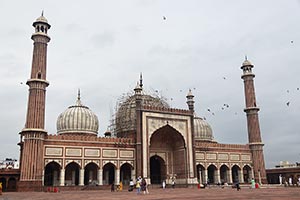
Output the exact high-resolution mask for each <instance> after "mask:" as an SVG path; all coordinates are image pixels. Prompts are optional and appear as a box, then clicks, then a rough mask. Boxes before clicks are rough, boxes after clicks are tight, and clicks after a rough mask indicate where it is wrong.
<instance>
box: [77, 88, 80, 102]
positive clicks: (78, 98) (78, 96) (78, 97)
mask: <svg viewBox="0 0 300 200" xmlns="http://www.w3.org/2000/svg"><path fill="white" fill-rule="evenodd" d="M77 100H79V101H80V88H78V95H77Z"/></svg>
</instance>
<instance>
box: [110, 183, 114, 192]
mask: <svg viewBox="0 0 300 200" xmlns="http://www.w3.org/2000/svg"><path fill="white" fill-rule="evenodd" d="M110 191H111V192H114V191H115V183H114V182H112V184H111V187H110Z"/></svg>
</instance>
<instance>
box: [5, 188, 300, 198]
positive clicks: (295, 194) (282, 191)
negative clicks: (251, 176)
mask: <svg viewBox="0 0 300 200" xmlns="http://www.w3.org/2000/svg"><path fill="white" fill-rule="evenodd" d="M149 192H150V194H145V195H144V194H140V195H137V194H136V192H135V191H134V192H128V191H121V192H110V191H106V190H90V191H88V190H86V191H63V192H59V193H50V192H7V193H3V195H2V196H0V200H29V199H30V200H32V199H33V200H35V199H37V200H52V199H53V200H54V199H55V200H57V199H72V200H104V199H105V200H106V199H107V200H115V199H122V200H135V199H139V200H141V199H146V200H147V199H149V200H150V199H151V200H154V199H173V200H182V199H183V200H185V199H186V200H187V199H188V200H193V199H208V200H212V199H218V200H222V199H247V200H249V199H268V200H269V199H274V200H276V199H280V200H283V199H299V200H300V188H299V187H298V188H297V187H294V188H284V187H280V188H279V187H278V188H261V189H249V188H242V189H241V190H240V191H237V190H236V189H232V188H224V189H221V188H206V189H197V188H196V187H195V188H175V189H170V188H168V189H165V190H163V189H161V188H155V189H151V187H150V188H149Z"/></svg>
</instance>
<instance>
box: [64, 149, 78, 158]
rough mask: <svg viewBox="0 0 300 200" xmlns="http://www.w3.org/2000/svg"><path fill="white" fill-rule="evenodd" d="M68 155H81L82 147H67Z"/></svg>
mask: <svg viewBox="0 0 300 200" xmlns="http://www.w3.org/2000/svg"><path fill="white" fill-rule="evenodd" d="M66 156H81V149H75V148H67V149H66Z"/></svg>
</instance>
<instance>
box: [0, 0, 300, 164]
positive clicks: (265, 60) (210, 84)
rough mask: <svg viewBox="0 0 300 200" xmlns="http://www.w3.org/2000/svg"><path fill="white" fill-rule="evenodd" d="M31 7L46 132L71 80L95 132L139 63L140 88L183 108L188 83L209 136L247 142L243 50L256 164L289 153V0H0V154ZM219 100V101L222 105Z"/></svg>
mask: <svg viewBox="0 0 300 200" xmlns="http://www.w3.org/2000/svg"><path fill="white" fill-rule="evenodd" d="M42 10H44V16H45V17H46V18H47V19H48V21H49V23H50V24H51V29H50V30H49V31H48V34H49V36H50V37H51V41H50V43H49V45H48V63H47V80H48V81H49V82H50V85H49V87H48V88H47V94H46V95H47V97H46V130H47V131H48V133H51V134H55V133H56V119H57V117H58V115H59V114H60V113H61V112H63V111H64V110H65V109H66V108H67V107H68V106H70V105H73V104H74V103H75V101H76V98H77V90H78V88H80V89H81V97H82V102H83V104H85V105H86V106H88V107H89V108H90V109H91V110H92V111H93V112H94V113H96V115H97V116H98V118H99V121H100V130H99V135H103V133H104V132H105V130H106V129H107V127H108V125H109V120H110V118H111V117H110V116H111V115H112V114H113V113H114V112H115V107H116V104H117V101H118V99H119V98H120V97H121V96H122V94H124V93H127V92H130V91H132V89H133V88H134V87H135V84H136V81H138V79H139V74H140V72H142V73H143V77H144V89H145V90H146V91H148V92H150V93H156V92H155V91H159V92H158V94H159V95H163V96H164V97H166V98H167V99H168V103H169V104H170V105H171V106H172V107H177V108H183V109H187V105H186V94H187V92H188V89H189V88H191V89H192V92H193V94H194V95H195V110H196V113H197V115H198V116H200V117H205V118H206V120H207V122H208V123H210V125H211V126H212V129H213V133H214V137H215V139H216V141H218V142H219V143H233V144H234V143H237V144H246V143H247V142H248V137H247V124H246V115H245V113H244V112H243V109H244V108H245V100H244V88H243V87H244V85H243V80H242V79H241V74H242V71H241V69H240V66H241V64H242V62H243V61H244V57H245V55H247V56H248V59H249V60H250V61H251V62H252V63H253V64H254V69H253V72H254V73H255V75H256V77H255V89H256V98H257V104H258V107H260V112H259V120H260V128H261V134H262V138H263V142H264V144H265V146H264V155H265V160H266V165H267V167H273V166H274V165H276V164H278V163H279V162H280V161H282V160H287V161H290V162H291V163H295V162H296V161H300V148H299V144H300V131H299V119H300V114H299V111H300V91H299V89H297V88H299V87H300V79H299V74H300V66H299V63H300V55H299V52H300V34H299V33H300V1H299V0H298V1H297V0H288V1H285V0H281V1H279V0H277V1H276V0H265V1H260V0H251V1H246V0H245V1H241V0H229V1H222V0H219V1H217V0H210V1H208V0H207V1H200V0H185V1H183V0H181V1H179V0H126V1H124V0H106V1H96V0H95V1H74V0H72V1H54V0H51V1H50V0H49V1H46V0H44V1H36V0H27V1H16V0H0V25H1V31H0V97H1V98H0V101H1V102H0V108H1V112H0V159H4V158H6V157H12V158H17V159H18V158H19V147H18V146H17V143H18V142H19V134H18V133H19V132H20V131H21V130H22V128H24V124H25V120H26V119H25V118H26V110H27V98H28V86H27V85H26V84H25V83H26V80H27V79H28V78H29V75H30V70H31V61H32V50H33V45H32V40H31V39H30V37H31V34H32V33H33V32H34V28H33V27H32V23H33V22H34V21H35V20H36V18H38V17H39V16H40V15H41V11H42ZM164 16H165V17H166V19H165V20H164ZM21 83H23V84H21ZM287 102H290V104H289V106H287ZM223 104H228V105H229V106H230V107H229V108H226V109H224V110H222V109H221V108H222V106H223ZM208 108H209V109H210V110H211V112H214V114H215V115H212V114H211V113H210V112H208V111H207V109H208Z"/></svg>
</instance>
